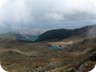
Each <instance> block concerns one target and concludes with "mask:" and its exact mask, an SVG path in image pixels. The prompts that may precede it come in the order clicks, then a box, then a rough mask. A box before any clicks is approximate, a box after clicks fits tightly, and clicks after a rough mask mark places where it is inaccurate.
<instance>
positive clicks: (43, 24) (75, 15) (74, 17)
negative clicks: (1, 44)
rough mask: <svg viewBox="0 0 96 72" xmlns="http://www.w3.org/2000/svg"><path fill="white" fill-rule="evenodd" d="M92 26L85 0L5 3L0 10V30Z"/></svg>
mask: <svg viewBox="0 0 96 72" xmlns="http://www.w3.org/2000/svg"><path fill="white" fill-rule="evenodd" d="M95 23H96V7H95V6H94V4H92V3H91V2H90V1H88V0H46V1H45V0H6V2H5V3H4V4H3V5H2V6H1V8H0V31H1V32H4V31H17V30H21V31H23V30H25V31H26V30H29V31H31V30H32V29H33V30H34V29H36V30H39V29H45V30H48V29H54V28H78V27H82V26H85V25H91V24H95Z"/></svg>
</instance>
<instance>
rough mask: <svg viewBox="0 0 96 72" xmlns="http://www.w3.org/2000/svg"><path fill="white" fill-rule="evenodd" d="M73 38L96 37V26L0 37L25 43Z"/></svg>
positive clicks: (10, 34)
mask: <svg viewBox="0 0 96 72" xmlns="http://www.w3.org/2000/svg"><path fill="white" fill-rule="evenodd" d="M72 36H80V37H88V38H91V37H96V25H91V26H85V27H82V28H78V29H54V30H49V31H46V32H44V33H42V34H40V35H32V34H20V33H6V34H3V35H2V34H1V35H0V37H3V39H4V37H5V38H9V39H11V38H12V39H16V40H18V41H24V42H38V41H51V40H62V39H65V38H69V37H72Z"/></svg>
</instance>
